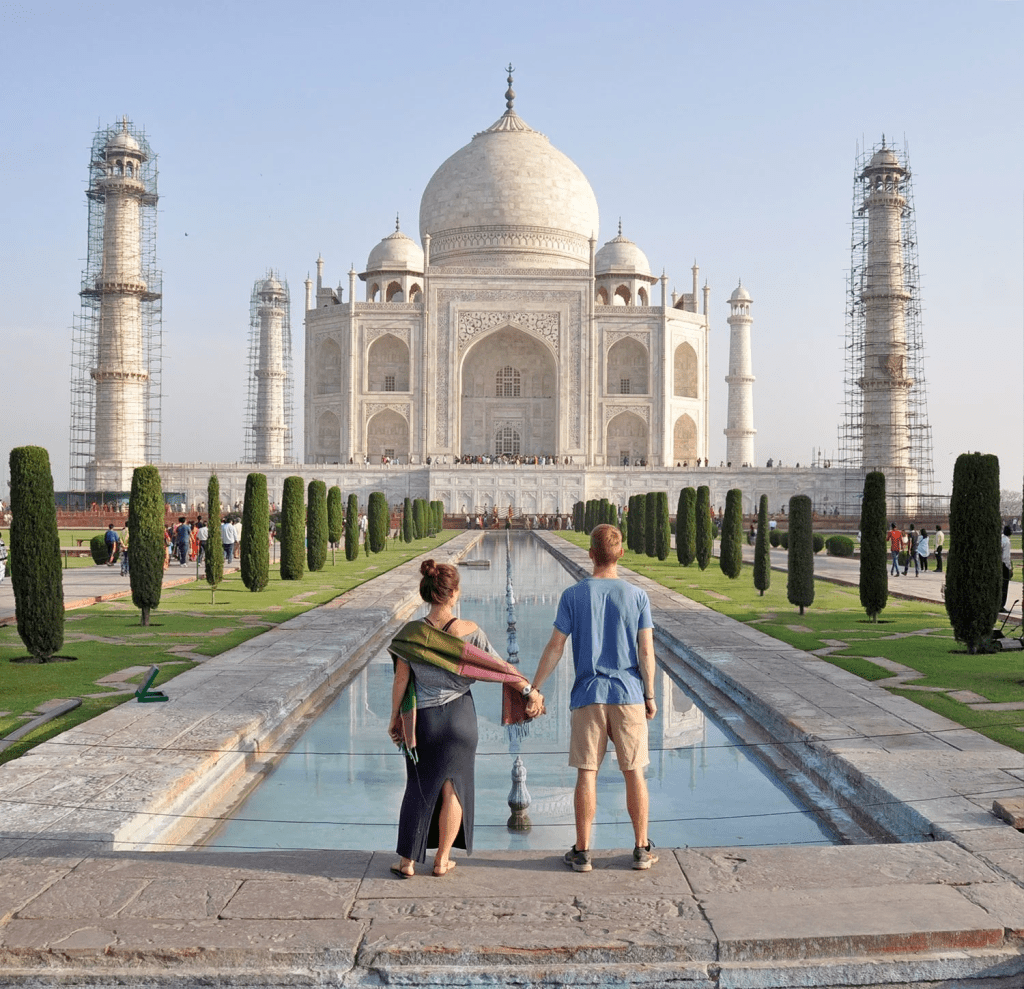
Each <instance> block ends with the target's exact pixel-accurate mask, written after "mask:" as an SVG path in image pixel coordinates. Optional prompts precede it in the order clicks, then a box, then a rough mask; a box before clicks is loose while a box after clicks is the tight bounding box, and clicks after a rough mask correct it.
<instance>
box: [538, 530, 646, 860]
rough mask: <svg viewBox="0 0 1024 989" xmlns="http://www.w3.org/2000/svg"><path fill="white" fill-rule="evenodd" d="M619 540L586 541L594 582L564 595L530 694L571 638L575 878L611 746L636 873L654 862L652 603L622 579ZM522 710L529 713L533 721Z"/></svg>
mask: <svg viewBox="0 0 1024 989" xmlns="http://www.w3.org/2000/svg"><path fill="white" fill-rule="evenodd" d="M621 556H622V533H621V532H619V530H618V529H617V528H616V527H615V526H613V525H599V526H597V527H596V528H595V529H594V531H593V532H592V533H591V534H590V559H591V560H592V561H593V563H594V573H593V576H591V577H587V578H585V579H584V580H581V581H580V582H579V583H578V584H575V585H574V586H572V587H570V588H569V589H568V590H566V591H565V592H564V593H563V594H562V598H561V600H560V601H559V602H558V614H557V616H556V617H555V628H554V631H552V633H551V639H550V640H549V641H548V644H547V645H546V646H545V647H544V653H543V655H542V656H541V659H540V664H539V665H538V667H537V676H536V677H535V678H534V681H533V684H532V686H533V687H540V685H541V684H542V683H543V682H544V681H545V680H546V679H547V678H548V677H549V676H550V675H551V673H552V671H553V670H554V668H555V667H556V666H557V665H558V661H559V660H560V659H561V658H562V651H563V650H564V648H565V641H566V639H568V638H569V637H570V636H571V637H572V659H573V665H574V666H575V669H576V682H575V683H574V684H573V688H572V696H571V698H570V701H569V707H570V709H571V711H572V728H571V740H570V744H569V765H570V766H574V767H575V768H576V793H575V810H576V844H575V845H573V847H572V848H570V849H569V851H568V852H566V853H565V864H566V865H568V866H569V867H570V868H572V870H573V871H574V872H590V870H591V869H592V868H593V866H592V864H591V860H590V826H591V824H592V822H593V820H594V814H595V813H596V811H597V772H598V770H599V769H600V768H601V762H602V760H603V759H604V754H605V751H606V750H607V748H608V739H609V738H610V739H611V740H612V743H613V744H614V746H615V755H616V758H617V759H618V762H619V769H621V770H622V775H623V777H624V779H625V783H626V809H627V810H628V811H629V817H630V820H632V822H633V831H634V834H635V836H636V846H635V848H634V849H633V868H634V869H649V868H650V867H651V866H652V865H653V864H654V863H655V862H657V861H658V856H657V855H656V854H655V853H654V851H653V849H654V843H653V842H651V841H650V840H649V839H648V837H647V808H648V797H647V781H646V780H645V779H644V767H645V766H647V764H648V763H649V762H650V757H649V755H648V752H647V722H648V721H650V720H651V718H653V717H654V716H655V714H657V712H658V706H657V704H655V702H654V631H653V624H654V623H653V622H652V621H651V602H650V600H649V599H648V597H647V594H646V593H645V592H644V591H643V590H641V589H640V588H639V587H635V586H634V585H633V584H630V583H628V582H627V581H625V580H622V579H620V578H619V575H618V561H619V558H620V557H621ZM531 713H532V712H531V710H530V707H529V705H528V707H527V714H531Z"/></svg>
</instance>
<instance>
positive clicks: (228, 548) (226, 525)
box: [220, 518, 235, 563]
mask: <svg viewBox="0 0 1024 989" xmlns="http://www.w3.org/2000/svg"><path fill="white" fill-rule="evenodd" d="M220 541H221V542H222V543H223V544H224V562H225V563H230V562H231V558H232V557H233V556H234V555H235V527H234V526H233V525H232V524H231V519H229V518H225V519H224V520H223V521H222V522H221V524H220Z"/></svg>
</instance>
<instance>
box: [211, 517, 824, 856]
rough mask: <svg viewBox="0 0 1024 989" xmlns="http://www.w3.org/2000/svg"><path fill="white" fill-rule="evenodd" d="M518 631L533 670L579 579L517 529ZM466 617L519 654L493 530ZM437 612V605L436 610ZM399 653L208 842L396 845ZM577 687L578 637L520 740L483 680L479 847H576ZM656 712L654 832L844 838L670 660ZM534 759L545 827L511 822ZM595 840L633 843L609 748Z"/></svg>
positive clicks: (677, 839)
mask: <svg viewBox="0 0 1024 989" xmlns="http://www.w3.org/2000/svg"><path fill="white" fill-rule="evenodd" d="M511 545H512V566H513V581H514V588H515V599H516V605H515V615H516V637H517V640H518V647H519V657H520V665H521V667H522V669H523V671H524V673H525V674H526V675H527V676H530V675H531V674H532V673H533V672H534V671H535V670H536V668H537V663H538V661H539V659H540V654H541V652H542V650H543V648H544V646H545V644H546V643H547V641H548V638H549V637H550V635H551V626H552V622H553V621H554V617H555V611H556V608H557V605H558V598H559V596H560V594H561V592H562V590H563V589H564V588H565V587H567V586H569V585H570V584H571V583H572V579H571V578H570V576H569V574H568V573H567V572H566V571H565V570H564V569H563V568H562V567H561V565H560V564H559V563H558V561H557V560H556V559H555V558H554V557H553V556H551V555H550V554H549V553H548V552H547V551H546V550H545V548H544V546H543V545H542V544H541V543H540V542H539V541H536V540H534V539H532V538H531V537H530V536H529V535H528V534H526V533H517V534H513V538H512V541H511ZM472 561H481V562H483V561H486V563H488V564H489V566H464V567H461V568H460V574H461V577H462V597H461V600H460V604H459V609H458V610H459V612H460V614H461V617H463V618H467V619H471V620H473V621H475V622H477V623H478V624H479V625H480V626H481V627H482V628H483V629H484V630H485V631H486V633H487V635H488V637H489V638H490V640H491V642H492V643H493V644H494V646H495V648H496V649H497V650H498V651H499V652H500V653H501V654H502V655H507V634H506V633H507V627H508V622H507V609H506V604H505V585H506V548H505V534H504V533H494V534H488V535H487V536H486V537H485V539H484V541H483V543H482V544H481V545H478V546H477V547H475V548H474V549H473V550H471V551H470V553H469V554H468V555H467V557H466V562H472ZM423 613H425V609H424V612H423ZM391 682H392V664H391V659H390V657H389V656H388V655H387V653H386V652H385V653H381V654H380V655H379V656H376V657H374V659H373V660H372V661H371V662H370V663H369V664H367V666H366V668H365V669H364V670H363V671H362V673H360V674H359V676H358V677H357V678H356V679H355V680H353V682H352V683H351V684H350V685H349V687H348V688H347V689H346V690H345V691H344V692H343V693H342V694H341V695H340V696H339V697H338V698H337V699H336V700H335V701H334V702H333V703H332V704H331V705H330V706H329V707H328V708H327V709H326V710H325V711H324V713H323V714H322V715H321V716H320V717H319V718H318V719H317V720H316V721H315V722H313V723H312V724H311V725H310V727H309V730H308V731H307V732H306V733H305V734H304V735H303V737H302V738H301V739H299V741H298V742H297V743H296V745H295V746H294V748H293V749H292V750H291V752H290V753H289V754H287V755H286V756H283V757H282V758H281V759H280V761H279V762H278V764H277V765H276V766H275V767H274V768H273V769H272V770H271V771H270V772H269V773H268V774H267V776H266V778H265V779H264V780H263V781H262V782H261V783H260V784H259V786H258V787H257V788H256V789H254V790H253V791H252V793H251V794H250V795H249V796H248V797H247V798H246V800H245V801H244V802H243V803H242V804H241V805H240V806H239V807H238V808H236V810H235V811H234V817H233V818H232V819H230V820H228V821H226V822H225V823H224V824H223V825H222V826H220V828H219V830H218V831H217V832H216V833H215V834H214V835H213V837H212V838H211V839H210V840H209V841H208V842H207V844H206V847H215V848H232V849H236V850H237V849H252V850H257V849H264V848H337V849H345V848H348V849H362V850H375V849H390V848H394V845H395V839H396V835H397V830H398V829H397V821H398V811H399V806H400V804H401V800H402V792H403V789H404V786H405V767H404V765H403V758H404V757H403V756H402V755H401V753H399V751H398V750H397V749H396V748H395V747H394V746H393V745H392V743H391V741H390V739H389V738H388V735H387V728H388V718H389V715H390V713H391ZM571 686H572V655H571V643H569V644H567V646H566V650H565V654H564V655H563V657H562V661H561V663H560V664H559V666H558V668H557V669H556V670H555V672H554V674H553V675H552V676H551V678H550V679H549V680H548V681H547V682H546V683H545V685H544V695H545V700H546V703H547V709H548V714H547V715H545V716H544V717H542V718H540V719H538V720H536V721H534V722H533V723H532V724H531V725H530V734H529V737H527V738H525V739H523V740H522V741H521V742H515V743H510V742H509V740H508V738H507V735H506V730H505V729H504V728H502V727H501V692H500V687H499V686H498V685H497V684H485V683H480V684H477V685H476V686H474V688H473V697H474V700H475V703H476V709H477V716H478V719H479V724H480V746H479V750H478V753H477V764H476V791H477V792H476V828H475V832H474V844H475V847H476V848H480V849H505V848H507V849H565V848H568V847H569V846H570V845H572V844H573V841H574V840H575V830H574V827H573V787H574V785H575V782H576V771H575V770H574V769H571V768H570V767H569V766H568V765H567V763H566V759H567V756H566V753H567V752H568V750H569V704H568V698H569V693H570V688H571ZM656 699H657V703H658V714H657V717H656V718H655V719H654V720H653V721H652V722H651V723H650V746H651V764H650V766H649V767H648V769H647V782H648V787H649V789H650V798H651V808H650V834H651V837H652V838H653V839H654V841H655V842H656V843H657V844H658V845H660V846H662V847H669V848H671V847H681V846H684V845H690V846H710V845H775V844H831V843H832V842H833V841H834V840H835V838H834V836H833V835H832V834H831V832H829V831H828V830H827V829H825V828H823V827H822V826H821V825H820V824H819V822H818V821H817V819H816V818H815V817H814V816H813V815H811V814H810V813H808V812H807V811H806V810H805V809H804V807H803V806H802V805H801V804H799V803H797V801H796V800H795V799H794V798H793V797H792V796H791V795H790V794H789V793H788V792H787V791H786V790H785V789H783V787H782V786H781V785H780V784H779V783H778V782H777V781H776V780H775V779H773V778H772V777H770V776H768V775H766V773H765V772H764V771H763V770H762V768H761V766H760V765H759V764H758V763H757V762H756V761H754V760H753V759H751V758H750V756H749V755H748V750H746V749H745V748H743V747H740V746H738V745H736V744H734V740H733V739H732V738H731V737H730V736H729V735H728V734H727V733H726V731H725V729H724V728H723V727H721V726H720V725H719V724H718V723H717V722H716V721H715V720H714V717H713V715H712V714H710V713H709V712H707V711H705V710H703V709H702V708H701V707H700V706H699V705H698V704H697V703H695V702H694V700H693V699H692V698H691V697H690V696H689V695H688V694H687V693H686V691H685V690H684V689H683V688H682V687H681V686H680V685H679V684H678V683H677V682H676V681H675V680H674V679H673V678H672V677H671V676H670V675H669V673H668V672H667V671H666V670H665V669H664V668H663V667H661V666H660V665H659V667H658V673H657V682H656ZM517 754H518V755H520V756H521V758H522V760H523V763H524V764H525V767H526V771H527V779H526V787H527V789H528V791H529V794H530V797H531V804H530V807H529V811H528V813H529V816H530V820H531V822H532V828H531V830H530V831H527V832H510V831H509V830H508V828H507V826H506V822H507V820H508V817H509V807H508V797H509V791H510V790H511V787H512V781H511V769H512V763H513V761H514V760H515V757H516V755H517ZM593 835H594V838H593V844H594V847H595V848H631V847H632V846H633V831H632V827H631V825H630V821H629V814H628V813H627V812H626V803H625V789H624V787H623V785H622V776H621V774H620V773H619V772H618V770H617V768H616V762H615V755H614V750H613V749H611V748H609V752H608V755H607V757H606V758H605V762H604V765H603V766H602V769H601V772H600V774H599V776H598V810H597V817H596V819H595V825H594V831H593Z"/></svg>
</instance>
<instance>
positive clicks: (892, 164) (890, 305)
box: [857, 139, 915, 470]
mask: <svg viewBox="0 0 1024 989" xmlns="http://www.w3.org/2000/svg"><path fill="white" fill-rule="evenodd" d="M908 174H909V173H908V170H907V169H906V168H905V167H904V166H903V165H902V164H901V163H900V160H899V158H897V156H896V154H895V153H894V152H893V150H892V149H891V148H887V147H886V146H885V141H884V139H883V141H882V147H881V148H880V149H879V150H878V151H876V152H875V153H874V154H873V155H872V156H871V160H870V161H869V162H868V164H867V166H866V167H865V168H864V170H863V171H862V172H861V174H860V176H859V179H860V187H861V194H862V195H863V200H862V202H861V205H860V212H861V214H863V213H867V220H868V231H867V241H868V243H867V259H866V264H865V266H864V271H863V279H862V281H861V285H860V300H861V303H862V306H863V313H864V357H863V373H862V375H861V377H860V379H859V380H858V382H857V384H858V385H859V386H860V389H861V391H862V392H863V396H864V405H863V416H864V423H863V428H864V441H863V443H864V445H863V460H862V463H863V465H864V467H865V468H866V469H868V470H880V469H881V470H884V469H886V468H892V467H896V468H900V467H908V466H915V465H911V464H910V463H909V462H908V459H909V450H910V436H909V421H908V417H907V398H908V395H909V392H910V390H911V388H912V387H913V385H914V382H913V379H912V378H910V377H908V375H907V370H908V366H907V333H906V327H905V325H904V310H905V308H906V304H907V301H908V300H909V299H910V297H911V296H910V292H908V291H907V287H906V285H905V284H904V259H903V232H902V220H903V216H904V214H905V212H906V209H907V199H906V197H905V195H904V189H903V184H904V180H905V178H906V177H907V176H908Z"/></svg>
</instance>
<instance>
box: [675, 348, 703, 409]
mask: <svg viewBox="0 0 1024 989" xmlns="http://www.w3.org/2000/svg"><path fill="white" fill-rule="evenodd" d="M673 370H674V372H675V373H674V375H673V380H674V388H673V393H674V394H675V395H676V397H677V398H697V397H698V395H697V383H698V381H699V380H700V379H699V376H698V374H697V351H695V350H694V349H693V347H691V346H690V345H689V344H688V343H681V344H680V345H679V346H678V347H676V352H675V361H674V368H673Z"/></svg>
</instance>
